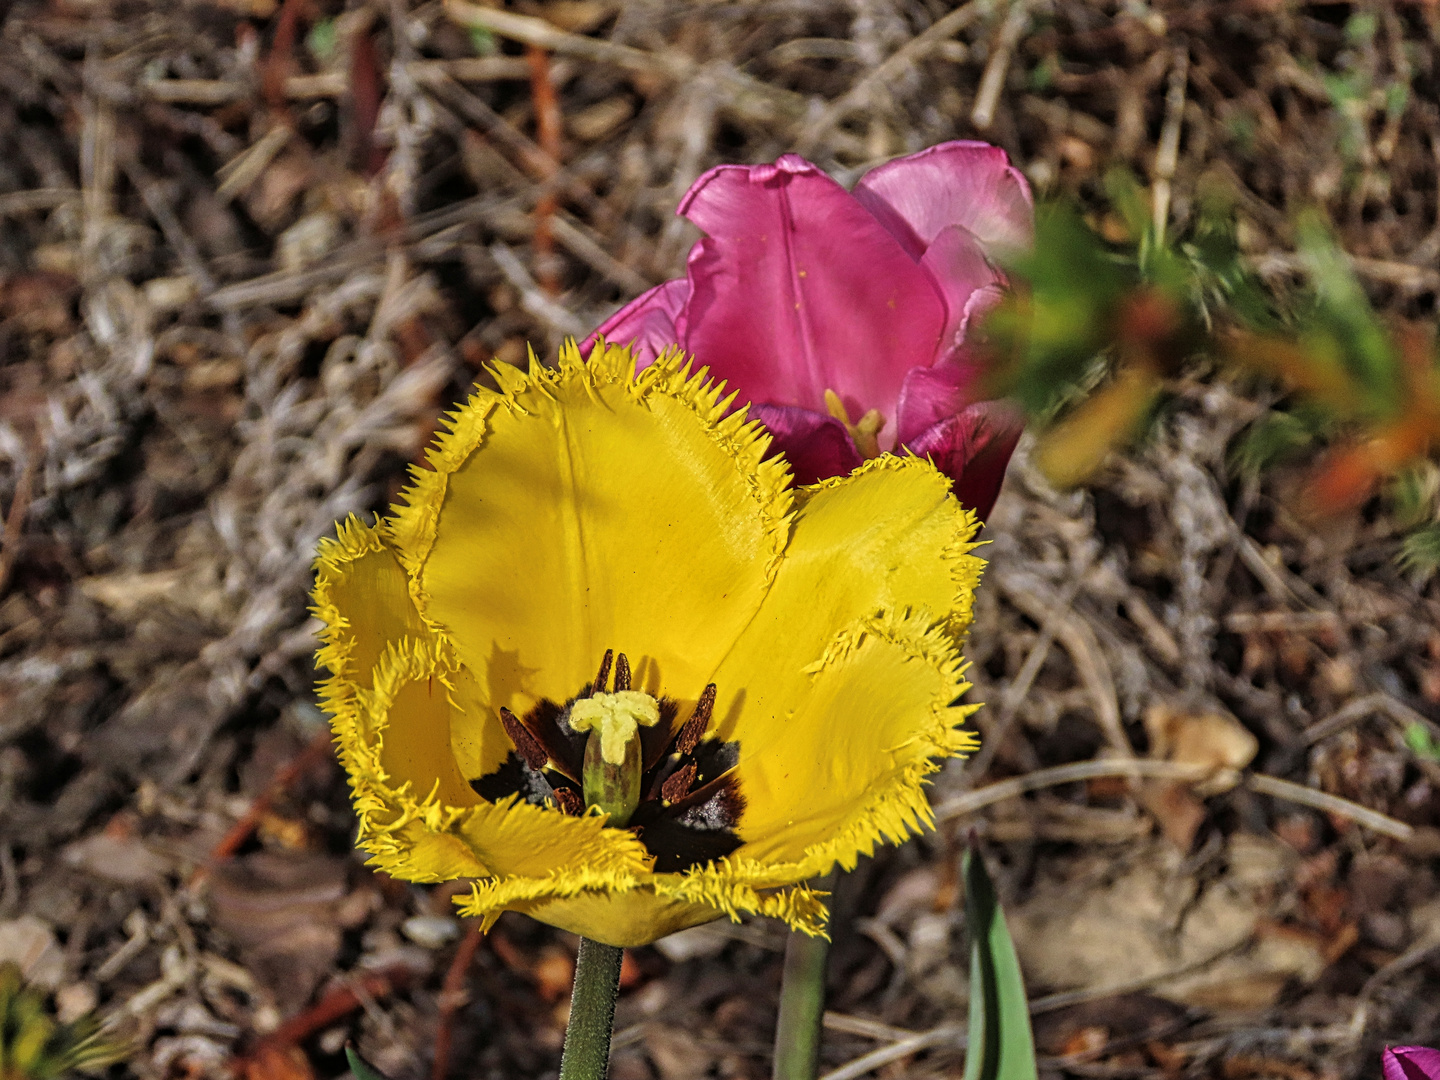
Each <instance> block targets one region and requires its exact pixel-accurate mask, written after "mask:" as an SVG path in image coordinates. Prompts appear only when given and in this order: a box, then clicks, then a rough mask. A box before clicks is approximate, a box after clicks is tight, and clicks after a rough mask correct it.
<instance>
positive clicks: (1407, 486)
mask: <svg viewBox="0 0 1440 1080" xmlns="http://www.w3.org/2000/svg"><path fill="white" fill-rule="evenodd" d="M1364 30H1365V27H1364V25H1363V24H1357V25H1356V26H1355V27H1354V33H1355V34H1356V35H1363V32H1364ZM1105 193H1106V201H1105V206H1104V208H1103V209H1102V210H1101V211H1100V212H1098V213H1093V214H1089V215H1086V214H1084V213H1082V212H1081V211H1080V210H1079V209H1078V208H1077V207H1076V206H1074V205H1073V204H1071V203H1066V202H1051V203H1048V204H1042V205H1041V206H1040V207H1038V208H1037V211H1036V237H1035V245H1034V247H1033V248H1032V249H1030V250H1029V251H1028V252H1026V253H1023V254H1020V255H1018V256H1016V257H1014V258H1013V260H1012V261H1011V262H1010V263H1008V264H1007V270H1008V271H1009V272H1010V274H1011V275H1012V280H1013V282H1014V284H1015V288H1014V289H1013V290H1012V291H1011V293H1010V294H1009V295H1008V296H1007V297H1006V299H1005V300H1004V301H1003V302H1002V303H1001V304H1000V305H999V306H998V307H997V308H996V309H995V310H994V311H993V312H992V313H991V314H990V315H989V316H988V317H987V319H986V321H985V325H984V331H983V334H982V335H981V337H982V339H983V340H984V341H985V343H986V348H988V349H989V350H990V354H991V360H992V362H993V367H992V370H993V374H994V378H995V380H996V382H997V385H996V386H995V387H994V389H995V390H996V391H997V392H999V393H1004V394H1007V395H1008V396H1010V397H1012V398H1013V399H1014V400H1015V401H1016V402H1018V403H1019V404H1020V406H1021V407H1022V408H1023V409H1024V410H1025V412H1026V413H1027V415H1028V416H1029V418H1030V422H1031V424H1032V426H1033V427H1035V428H1037V429H1038V430H1039V433H1040V438H1039V442H1038V445H1037V447H1036V451H1035V460H1036V462H1037V464H1038V465H1039V466H1040V468H1041V469H1042V470H1043V471H1044V472H1045V473H1046V474H1047V476H1048V477H1049V478H1050V480H1051V481H1052V482H1053V483H1055V484H1057V485H1058V486H1062V487H1063V486H1073V485H1077V484H1082V483H1084V482H1085V481H1086V480H1087V479H1088V478H1089V477H1090V476H1091V475H1092V474H1093V473H1094V471H1095V470H1096V469H1098V468H1099V467H1100V466H1101V465H1102V464H1103V462H1104V460H1105V458H1106V456H1107V455H1108V454H1109V453H1110V452H1111V451H1112V450H1115V449H1118V448H1121V447H1124V446H1126V445H1128V444H1130V443H1132V442H1133V441H1134V440H1135V439H1136V438H1137V437H1139V436H1140V435H1141V433H1143V431H1144V430H1146V427H1147V425H1148V423H1149V422H1150V420H1151V418H1153V417H1155V416H1157V415H1162V414H1163V412H1164V410H1163V408H1162V406H1163V404H1164V401H1165V399H1166V397H1167V395H1168V394H1169V392H1170V389H1171V388H1172V386H1173V384H1174V382H1175V381H1176V380H1178V379H1181V378H1183V377H1187V376H1190V375H1194V374H1197V373H1202V372H1206V371H1213V370H1215V369H1216V368H1217V367H1219V368H1223V369H1224V370H1226V371H1228V372H1230V373H1231V374H1232V375H1234V376H1238V377H1241V378H1245V379H1250V380H1253V379H1254V378H1255V377H1256V376H1259V377H1261V378H1263V379H1264V380H1266V381H1268V382H1269V383H1270V384H1271V385H1272V386H1273V387H1274V388H1275V390H1276V391H1278V397H1277V405H1276V407H1275V408H1273V409H1270V410H1267V412H1266V413H1265V414H1264V415H1262V416H1261V417H1260V418H1259V419H1258V420H1256V421H1255V422H1254V423H1253V424H1251V425H1250V426H1249V427H1248V429H1247V430H1246V431H1244V432H1243V433H1242V434H1241V436H1240V437H1239V438H1238V439H1237V440H1236V443H1235V445H1234V446H1233V447H1232V448H1231V457H1230V460H1231V464H1232V467H1234V468H1236V469H1237V470H1241V471H1245V472H1249V473H1252V474H1253V473H1256V472H1258V471H1261V470H1264V469H1268V468H1272V467H1274V466H1276V465H1279V464H1281V463H1295V462H1299V461H1302V460H1305V459H1310V461H1311V473H1310V477H1309V482H1308V485H1307V487H1306V494H1305V501H1306V506H1305V509H1306V510H1307V512H1327V511H1331V512H1333V511H1338V510H1343V509H1349V508H1353V507H1356V506H1359V505H1360V504H1362V503H1364V502H1365V501H1366V500H1368V499H1369V498H1370V497H1371V496H1372V495H1373V494H1375V493H1376V492H1382V493H1383V494H1384V495H1385V496H1386V498H1387V499H1388V502H1389V506H1390V509H1391V511H1392V513H1393V514H1394V520H1395V522H1396V524H1397V525H1398V526H1399V527H1400V528H1401V529H1402V530H1405V531H1406V532H1407V535H1406V536H1405V538H1404V540H1403V544H1402V550H1401V553H1400V558H1401V561H1402V563H1403V564H1404V565H1405V566H1406V568H1407V569H1409V570H1410V571H1412V572H1414V573H1415V574H1417V575H1418V576H1421V577H1424V576H1428V575H1429V574H1431V573H1433V572H1435V571H1436V570H1437V569H1440V471H1437V470H1436V469H1435V467H1434V464H1433V462H1431V461H1430V460H1429V457H1430V453H1431V451H1432V449H1433V448H1434V447H1435V446H1436V445H1437V444H1440V366H1437V354H1436V349H1435V344H1434V341H1433V338H1432V336H1431V335H1430V334H1429V333H1428V332H1427V331H1426V330H1425V329H1423V328H1420V327H1416V326H1413V325H1404V324H1394V325H1392V324H1390V323H1387V322H1386V321H1385V320H1382V319H1381V318H1380V317H1379V315H1377V313H1376V312H1375V310H1374V308H1373V307H1372V305H1371V304H1370V301H1369V299H1368V297H1367V296H1366V294H1365V290H1364V288H1363V287H1362V286H1361V284H1360V282H1359V280H1358V279H1357V278H1356V276H1355V273H1354V270H1353V268H1352V267H1351V264H1350V260H1349V259H1348V257H1347V256H1346V255H1345V253H1344V251H1343V250H1342V249H1341V248H1340V246H1339V245H1338V243H1337V242H1336V240H1335V238H1334V236H1333V234H1332V233H1331V231H1330V229H1329V227H1328V225H1327V224H1326V222H1325V220H1324V219H1323V218H1322V217H1321V216H1320V215H1319V214H1318V213H1316V212H1308V213H1304V214H1301V215H1299V216H1298V217H1297V218H1296V220H1295V222H1294V235H1295V240H1296V253H1297V262H1298V265H1299V267H1300V269H1301V271H1302V273H1303V276H1304V280H1305V284H1304V285H1303V287H1300V288H1299V289H1297V290H1294V291H1292V292H1287V293H1286V294H1284V295H1279V294H1277V293H1275V292H1274V291H1272V290H1270V289H1268V288H1267V287H1266V286H1265V285H1264V284H1263V283H1262V282H1261V281H1260V280H1259V279H1258V277H1257V276H1256V275H1255V274H1254V273H1253V272H1252V271H1251V269H1250V267H1249V265H1248V264H1247V260H1246V259H1245V257H1244V255H1243V254H1242V252H1241V250H1240V246H1239V243H1238V241H1237V228H1236V215H1235V210H1234V205H1233V199H1232V198H1231V196H1230V191H1229V189H1228V188H1227V186H1226V185H1225V184H1224V183H1223V182H1220V181H1218V180H1209V179H1207V180H1203V181H1202V182H1201V184H1200V185H1199V190H1198V191H1197V198H1196V202H1195V209H1194V212H1193V214H1192V215H1191V223H1190V225H1189V227H1188V228H1187V229H1185V230H1184V231H1183V232H1181V233H1180V234H1178V235H1174V236H1166V235H1165V234H1164V232H1163V231H1161V230H1160V229H1159V228H1158V227H1157V224H1156V222H1155V221H1154V220H1153V210H1152V205H1151V199H1150V193H1149V192H1148V191H1147V190H1146V189H1145V188H1143V187H1142V186H1141V185H1140V184H1139V182H1138V181H1137V180H1136V179H1135V177H1134V176H1133V175H1132V174H1130V173H1129V172H1127V171H1114V172H1112V173H1110V174H1109V175H1108V176H1107V178H1106V182H1105Z"/></svg>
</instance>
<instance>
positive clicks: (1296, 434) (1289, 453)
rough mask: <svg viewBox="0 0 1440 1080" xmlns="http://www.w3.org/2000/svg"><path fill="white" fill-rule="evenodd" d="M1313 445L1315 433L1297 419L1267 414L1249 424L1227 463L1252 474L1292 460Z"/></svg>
mask: <svg viewBox="0 0 1440 1080" xmlns="http://www.w3.org/2000/svg"><path fill="white" fill-rule="evenodd" d="M1314 443H1315V432H1314V431H1313V430H1312V428H1311V427H1310V425H1308V424H1306V423H1305V422H1304V420H1302V419H1301V418H1300V417H1299V416H1296V415H1295V414H1294V413H1288V412H1269V413H1266V414H1265V415H1264V416H1262V417H1261V418H1260V419H1259V420H1257V421H1255V423H1253V424H1251V425H1250V427H1249V428H1248V429H1247V430H1246V432H1245V434H1244V435H1242V436H1241V437H1240V439H1239V440H1238V441H1237V443H1236V446H1235V450H1234V452H1233V453H1232V454H1231V464H1232V465H1233V466H1234V467H1235V468H1237V469H1239V470H1240V471H1242V472H1245V473H1249V474H1251V475H1254V474H1255V473H1258V472H1261V471H1262V470H1264V469H1268V468H1270V467H1271V466H1273V465H1279V464H1282V463H1283V462H1286V461H1290V460H1293V459H1294V458H1295V457H1297V456H1298V455H1299V454H1300V452H1301V451H1302V450H1305V449H1307V448H1309V447H1310V446H1312V445H1314Z"/></svg>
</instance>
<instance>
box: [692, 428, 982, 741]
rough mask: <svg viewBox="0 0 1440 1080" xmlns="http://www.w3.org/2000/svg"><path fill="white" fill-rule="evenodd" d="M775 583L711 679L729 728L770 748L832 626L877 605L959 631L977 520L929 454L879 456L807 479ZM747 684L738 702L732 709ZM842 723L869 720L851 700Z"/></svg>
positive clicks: (966, 607) (967, 612) (976, 565)
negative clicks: (820, 479)
mask: <svg viewBox="0 0 1440 1080" xmlns="http://www.w3.org/2000/svg"><path fill="white" fill-rule="evenodd" d="M797 502H798V504H799V506H798V510H797V512H796V515H795V523H794V528H793V533H792V536H791V539H790V544H789V546H788V547H787V548H786V550H785V557H784V561H783V563H782V565H781V568H780V570H779V572H778V573H777V574H776V577H775V584H774V586H773V587H772V589H771V590H770V593H769V594H768V595H767V596H766V598H765V602H764V604H763V605H762V606H761V608H760V611H759V612H758V613H757V614H756V616H755V618H754V620H752V622H751V623H750V625H749V626H748V627H747V628H746V631H745V633H744V635H743V636H742V637H741V638H740V639H739V640H738V641H736V643H735V646H734V648H733V649H731V651H730V653H729V654H728V655H727V656H726V658H725V660H724V662H723V663H722V664H721V665H720V667H719V669H718V670H716V672H715V673H714V675H713V676H712V680H713V681H714V682H715V684H716V686H717V687H718V688H719V691H720V695H721V697H720V700H719V705H718V707H717V713H718V715H719V716H720V717H721V718H722V720H721V724H720V731H721V733H722V735H723V736H724V737H725V738H727V739H729V738H736V739H739V740H740V743H741V746H742V752H743V753H744V754H745V755H746V756H747V757H748V756H753V755H755V754H763V753H768V749H767V747H768V746H769V744H770V742H771V741H772V740H774V739H776V738H778V737H779V736H780V734H781V732H782V731H783V730H784V728H785V726H786V717H787V716H788V715H789V713H790V712H791V711H793V710H794V709H795V708H796V706H797V704H798V703H799V702H801V701H802V700H803V699H804V698H805V696H806V695H807V694H808V693H810V682H811V680H810V677H809V675H807V673H806V671H807V668H809V667H810V666H811V665H813V664H815V663H816V662H817V661H819V660H820V658H821V657H822V656H824V655H825V651H826V650H827V649H828V648H829V647H830V644H831V641H832V640H833V639H834V636H835V634H836V633H837V632H839V631H841V630H844V629H846V628H849V627H853V626H855V625H857V624H859V622H860V621H861V620H863V619H867V618H871V617H873V616H875V615H878V614H879V613H881V612H888V613H892V614H897V615H898V614H904V613H915V614H916V615H917V616H928V617H929V619H930V620H931V621H937V622H939V623H940V624H941V625H943V626H944V627H945V629H946V631H947V632H948V633H950V634H951V635H952V636H955V637H957V638H958V637H959V635H961V634H962V633H963V631H964V630H965V629H966V628H967V627H968V625H969V621H970V617H971V606H972V604H973V602H974V589H975V585H976V583H977V582H978V579H979V576H980V570H981V568H982V567H983V565H984V564H983V562H982V561H981V560H980V558H978V557H977V556H976V555H974V554H972V552H973V550H974V548H975V547H976V545H975V544H973V543H972V542H971V539H972V537H973V536H974V534H975V532H976V530H977V529H978V525H977V523H976V521H975V517H974V514H973V513H971V512H970V511H968V510H965V509H964V508H962V507H961V506H960V504H959V503H958V502H956V500H955V498H954V496H953V495H951V494H950V488H949V484H948V482H947V481H946V479H945V477H944V476H942V475H941V474H940V473H939V471H937V470H936V469H935V468H934V466H932V465H931V464H930V463H929V462H927V461H924V460H921V459H919V458H914V457H903V458H902V457H895V456H892V455H888V454H887V455H884V456H881V457H878V458H875V459H873V460H871V461H869V462H867V463H866V464H865V465H864V466H863V467H862V468H860V469H857V470H856V471H855V472H854V473H851V474H850V475H849V476H847V477H841V478H838V479H834V480H829V481H826V482H824V483H822V484H819V485H816V486H813V487H808V488H803V489H801V490H800V491H799V492H798V493H797ZM742 687H743V688H744V694H745V696H744V701H743V708H739V709H734V710H731V711H729V712H727V711H726V702H727V695H730V698H729V700H733V695H734V694H735V692H736V690H738V689H739V688H742ZM841 716H843V719H841V717H837V723H839V724H864V723H865V722H866V721H865V718H864V717H865V714H864V713H863V712H857V711H854V710H850V709H847V710H845V711H844V713H843V714H841Z"/></svg>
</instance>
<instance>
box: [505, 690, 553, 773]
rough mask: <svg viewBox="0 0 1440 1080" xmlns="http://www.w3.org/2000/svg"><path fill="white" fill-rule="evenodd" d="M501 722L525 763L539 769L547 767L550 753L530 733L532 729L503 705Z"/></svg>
mask: <svg viewBox="0 0 1440 1080" xmlns="http://www.w3.org/2000/svg"><path fill="white" fill-rule="evenodd" d="M500 723H501V724H503V725H504V727H505V734H506V735H509V736H510V741H511V742H513V743H514V744H515V749H516V750H517V751H519V753H520V756H521V757H522V758H524V759H525V764H526V765H529V766H530V768H532V769H535V770H537V771H538V770H540V769H543V768H545V764H546V763H547V762H548V761H549V760H550V755H549V754H547V753H546V752H545V748H544V747H543V746H541V745H540V740H539V739H537V738H535V736H534V735H532V734H530V729H529V728H527V727H526V726H525V725H524V724H522V723H521V722H520V720H519V718H517V717H516V715H515V714H514V713H512V712H511V711H510V710H509V709H507V708H505V707H504V706H503V705H502V706H501V707H500Z"/></svg>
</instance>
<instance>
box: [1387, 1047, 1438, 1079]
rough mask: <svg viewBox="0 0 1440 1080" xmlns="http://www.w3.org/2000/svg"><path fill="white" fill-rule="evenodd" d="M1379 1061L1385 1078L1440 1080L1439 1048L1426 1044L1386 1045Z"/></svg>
mask: <svg viewBox="0 0 1440 1080" xmlns="http://www.w3.org/2000/svg"><path fill="white" fill-rule="evenodd" d="M1381 1063H1382V1066H1383V1069H1384V1072H1385V1080H1440V1050H1431V1049H1430V1048H1429V1047H1428V1046H1391V1047H1387V1048H1386V1050H1385V1054H1384V1056H1383V1058H1382V1059H1381Z"/></svg>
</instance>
